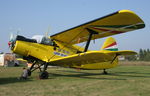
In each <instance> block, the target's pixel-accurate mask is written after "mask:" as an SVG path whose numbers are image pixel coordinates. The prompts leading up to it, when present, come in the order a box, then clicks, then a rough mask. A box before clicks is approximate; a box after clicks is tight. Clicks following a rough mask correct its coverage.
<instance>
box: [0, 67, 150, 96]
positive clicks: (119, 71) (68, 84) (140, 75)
mask: <svg viewBox="0 0 150 96" xmlns="http://www.w3.org/2000/svg"><path fill="white" fill-rule="evenodd" d="M107 71H108V72H109V74H108V75H103V74H102V71H100V70H80V71H79V70H75V69H67V68H49V69H48V72H49V73H50V74H49V75H50V77H49V79H46V80H39V79H38V71H36V72H34V73H33V74H32V76H31V77H30V78H29V79H28V80H18V79H17V78H18V77H19V76H20V74H21V72H22V68H21V67H7V68H4V67H0V96H150V66H118V67H116V68H113V69H109V70H107Z"/></svg>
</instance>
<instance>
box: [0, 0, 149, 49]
mask: <svg viewBox="0 0 150 96" xmlns="http://www.w3.org/2000/svg"><path fill="white" fill-rule="evenodd" d="M149 4H150V0H0V52H10V50H9V48H8V44H7V43H8V41H9V37H10V34H11V33H13V34H17V33H18V34H19V35H23V36H25V37H29V38H31V37H32V36H33V35H44V34H45V32H47V31H48V28H49V35H53V34H56V33H58V32H61V31H64V30H66V29H70V28H72V27H75V26H78V25H80V24H83V23H86V22H88V21H91V20H94V19H96V18H99V17H102V16H105V15H108V14H110V13H113V12H116V11H118V10H122V9H128V10H131V11H134V12H135V13H136V14H137V15H138V16H140V17H141V18H142V19H143V21H144V22H145V24H146V27H145V28H144V29H140V30H136V31H132V32H128V33H124V34H119V35H115V36H112V37H114V38H115V39H116V40H117V42H118V47H119V49H120V50H134V51H139V49H140V48H142V49H148V48H150V43H149V39H150V32H149V30H150V24H149V22H150V13H149V11H148V10H150V5H149ZM105 39H106V38H102V39H98V40H96V41H95V43H93V42H91V45H90V50H99V49H100V47H101V46H102V43H103V42H104V40H105Z"/></svg>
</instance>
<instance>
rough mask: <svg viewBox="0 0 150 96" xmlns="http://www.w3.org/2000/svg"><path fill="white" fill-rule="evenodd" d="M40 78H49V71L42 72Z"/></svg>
mask: <svg viewBox="0 0 150 96" xmlns="http://www.w3.org/2000/svg"><path fill="white" fill-rule="evenodd" d="M39 78H40V79H48V72H47V71H44V72H41V73H40V75H39Z"/></svg>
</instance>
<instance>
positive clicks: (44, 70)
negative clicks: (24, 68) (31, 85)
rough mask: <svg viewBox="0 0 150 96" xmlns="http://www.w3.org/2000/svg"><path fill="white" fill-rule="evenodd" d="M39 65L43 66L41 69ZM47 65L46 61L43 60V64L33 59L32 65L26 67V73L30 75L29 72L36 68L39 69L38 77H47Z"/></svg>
mask: <svg viewBox="0 0 150 96" xmlns="http://www.w3.org/2000/svg"><path fill="white" fill-rule="evenodd" d="M35 64H37V66H35ZM41 66H44V67H43V70H42V68H41ZM47 67H48V63H46V62H45V63H43V64H39V63H37V62H36V61H35V62H33V64H32V66H31V67H30V68H29V69H28V75H29V76H31V73H32V72H33V71H35V70H36V69H39V70H40V74H39V78H40V79H48V77H49V74H48V72H47V71H46V70H47Z"/></svg>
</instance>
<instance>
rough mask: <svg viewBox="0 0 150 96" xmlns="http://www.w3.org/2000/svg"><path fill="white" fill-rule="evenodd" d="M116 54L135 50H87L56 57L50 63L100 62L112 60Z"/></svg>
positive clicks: (124, 53) (70, 64)
mask: <svg viewBox="0 0 150 96" xmlns="http://www.w3.org/2000/svg"><path fill="white" fill-rule="evenodd" d="M116 54H117V56H118V55H134V54H136V52H134V51H130V50H124V51H89V52H86V53H80V54H75V55H71V56H66V57H62V58H58V59H52V60H51V61H50V64H51V65H55V66H56V65H57V66H64V67H71V66H74V65H82V64H92V63H100V62H108V61H110V62H112V61H113V59H114V57H116Z"/></svg>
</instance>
